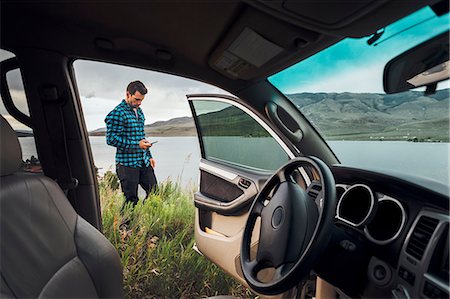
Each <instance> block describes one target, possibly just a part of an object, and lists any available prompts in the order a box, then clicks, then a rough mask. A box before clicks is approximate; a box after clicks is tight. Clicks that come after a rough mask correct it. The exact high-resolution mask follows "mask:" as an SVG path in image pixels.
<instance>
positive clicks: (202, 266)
mask: <svg viewBox="0 0 450 299" xmlns="http://www.w3.org/2000/svg"><path fill="white" fill-rule="evenodd" d="M100 197H101V208H102V217H103V233H104V234H105V236H106V237H107V238H108V239H109V240H110V241H111V243H112V244H113V245H114V246H115V247H116V248H117V250H118V252H119V255H120V257H121V259H122V265H123V267H124V292H125V296H126V297H127V298H199V297H206V296H215V295H234V296H237V297H254V295H253V294H252V293H251V292H250V291H249V290H248V289H246V288H244V287H242V286H241V285H240V284H239V283H237V282H236V281H234V280H233V279H232V278H231V277H229V275H227V274H225V273H224V272H223V271H222V270H221V269H219V268H218V267H217V266H215V265H214V264H212V263H211V262H209V261H208V260H207V259H206V258H205V257H203V256H201V255H199V254H198V253H197V252H195V251H194V250H193V249H192V246H193V244H194V204H193V200H192V192H189V191H187V190H184V189H182V188H181V187H180V185H179V184H174V183H172V182H170V181H167V182H164V183H162V184H160V185H159V188H158V190H156V191H155V192H153V193H152V194H151V195H150V196H149V198H148V199H147V200H146V201H145V202H142V201H140V202H139V203H138V204H137V205H136V207H134V208H132V207H131V206H125V208H123V209H122V206H123V202H124V198H123V195H122V193H121V191H120V189H119V185H118V183H117V177H116V176H115V175H114V174H113V173H111V172H107V173H106V174H105V176H104V177H103V178H102V179H101V180H100ZM125 223H127V224H125Z"/></svg>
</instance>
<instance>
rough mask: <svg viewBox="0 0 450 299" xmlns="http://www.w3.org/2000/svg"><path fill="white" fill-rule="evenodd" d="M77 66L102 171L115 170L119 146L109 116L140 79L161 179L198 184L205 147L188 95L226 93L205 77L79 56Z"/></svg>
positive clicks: (86, 117)
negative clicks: (110, 139)
mask: <svg viewBox="0 0 450 299" xmlns="http://www.w3.org/2000/svg"><path fill="white" fill-rule="evenodd" d="M73 68H74V71H75V72H74V73H75V77H76V81H77V87H78V90H79V94H80V100H81V105H82V108H83V116H84V120H85V123H86V127H87V130H88V132H89V140H90V145H91V149H92V153H93V157H94V163H95V166H96V167H97V168H98V174H99V175H100V176H103V175H104V174H105V173H106V172H107V171H112V172H115V170H116V169H115V152H116V149H115V148H114V147H112V146H109V145H107V144H106V138H105V133H106V128H105V127H106V125H105V122H104V119H105V117H106V115H107V114H108V113H109V112H110V111H111V110H112V109H114V107H116V106H117V105H118V104H119V103H120V102H121V101H122V99H124V98H125V89H126V87H127V85H128V84H129V83H130V82H132V81H135V80H139V81H141V82H142V83H144V85H145V86H146V87H147V89H148V93H147V94H146V95H145V99H144V101H143V102H142V104H141V106H140V108H141V109H142V111H143V113H144V116H145V134H146V138H147V139H148V140H150V141H158V143H156V144H155V145H154V146H152V148H151V153H152V156H153V157H154V158H155V160H156V167H155V174H156V177H157V179H158V181H159V182H162V181H165V180H167V179H168V180H171V181H176V182H180V183H181V185H183V186H188V185H190V184H191V183H192V184H195V185H196V184H197V182H198V175H199V169H198V162H199V160H200V150H199V145H198V139H197V134H196V130H195V125H194V120H193V119H192V114H191V111H190V109H189V104H188V101H187V99H186V95H188V94H194V93H221V94H228V93H227V92H225V91H224V90H222V89H219V88H217V87H215V86H212V85H208V84H206V83H203V82H199V81H195V80H191V79H187V78H183V77H179V76H174V75H169V74H164V73H160V72H155V71H149V70H143V69H139V68H134V67H127V66H120V65H115V64H111V63H103V62H95V61H87V60H77V61H75V62H74V63H73Z"/></svg>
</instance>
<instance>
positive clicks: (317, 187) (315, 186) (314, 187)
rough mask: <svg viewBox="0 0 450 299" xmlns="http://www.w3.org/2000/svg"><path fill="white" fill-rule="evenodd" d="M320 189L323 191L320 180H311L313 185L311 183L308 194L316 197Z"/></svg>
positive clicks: (313, 197)
mask: <svg viewBox="0 0 450 299" xmlns="http://www.w3.org/2000/svg"><path fill="white" fill-rule="evenodd" d="M320 191H322V186H321V185H320V183H319V182H314V181H313V182H311V185H309V187H308V189H307V191H306V192H308V195H309V196H311V198H312V199H314V200H315V199H316V198H317V196H318V195H319V193H320Z"/></svg>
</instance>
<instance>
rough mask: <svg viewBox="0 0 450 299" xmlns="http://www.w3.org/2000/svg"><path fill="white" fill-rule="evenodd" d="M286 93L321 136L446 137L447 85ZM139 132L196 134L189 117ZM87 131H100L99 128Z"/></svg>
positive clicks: (223, 115)
mask: <svg viewBox="0 0 450 299" xmlns="http://www.w3.org/2000/svg"><path fill="white" fill-rule="evenodd" d="M287 96H288V98H289V99H290V100H291V101H292V102H293V103H294V105H296V106H297V107H298V108H299V109H300V111H301V112H302V113H303V114H304V115H305V116H306V117H307V118H308V119H309V120H310V121H311V123H312V124H313V125H314V126H315V127H316V128H317V130H318V131H319V132H320V133H321V134H323V135H324V136H325V138H326V139H334V140H371V139H376V140H412V141H425V140H428V141H446V142H448V141H449V89H444V90H439V91H437V92H436V93H435V94H433V95H424V93H423V92H419V91H409V92H404V93H401V94H393V95H386V94H378V93H350V92H344V93H296V94H289V95H287ZM213 113H214V115H211V116H210V119H211V120H214V123H215V126H216V125H217V124H220V123H222V124H227V126H230V125H231V124H230V122H229V116H230V111H229V109H228V110H227V109H224V110H222V111H219V112H213ZM205 116H206V115H205ZM205 116H203V117H205ZM221 119H222V120H221ZM200 121H201V120H200ZM145 132H146V135H148V136H196V129H195V125H194V121H193V119H192V117H180V118H174V119H170V120H168V121H158V122H155V123H152V124H150V125H146V126H145ZM90 135H91V136H102V135H105V128H100V129H97V130H95V131H92V132H90Z"/></svg>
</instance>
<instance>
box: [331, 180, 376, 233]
mask: <svg viewBox="0 0 450 299" xmlns="http://www.w3.org/2000/svg"><path fill="white" fill-rule="evenodd" d="M360 187H362V188H365V189H367V191H368V192H369V195H370V206H369V210H368V211H367V214H366V215H365V216H364V218H363V219H362V220H361V221H360V222H358V223H353V222H352V221H350V220H348V219H345V218H344V217H342V216H341V213H340V207H341V204H342V202H343V200H344V199H345V196H346V195H347V194H348V193H349V192H351V191H352V190H354V189H355V188H360ZM374 205H375V197H374V195H373V192H372V189H370V187H369V186H367V185H364V184H354V185H351V186H350V187H349V188H348V189H347V190H345V192H344V194H342V196H341V197H340V198H339V200H338V204H337V208H336V219H339V220H340V221H342V222H344V223H346V224H349V225H350V226H354V227H358V226H361V225H362V224H364V223H365V222H366V221H367V219H369V217H370V215H371V214H372V211H373V208H374Z"/></svg>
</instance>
